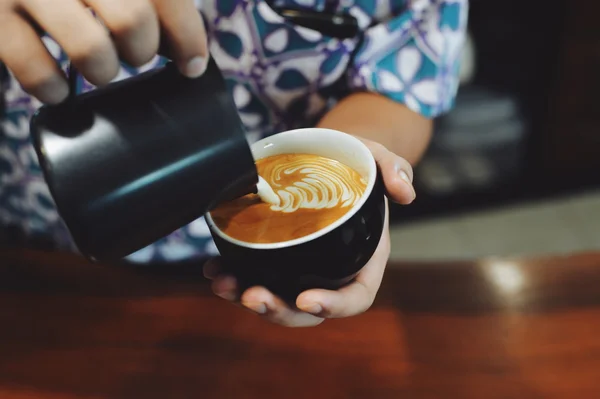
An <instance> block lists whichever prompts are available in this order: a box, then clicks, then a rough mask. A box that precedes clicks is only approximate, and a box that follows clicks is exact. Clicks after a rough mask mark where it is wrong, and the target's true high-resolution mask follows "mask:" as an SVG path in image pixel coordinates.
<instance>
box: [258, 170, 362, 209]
mask: <svg viewBox="0 0 600 399" xmlns="http://www.w3.org/2000/svg"><path fill="white" fill-rule="evenodd" d="M293 174H297V175H298V176H297V177H298V179H297V181H295V182H294V183H293V184H292V185H290V186H287V187H283V185H282V184H280V183H278V182H279V181H281V180H282V179H283V177H284V175H293ZM270 177H271V179H269V180H271V182H272V186H273V189H274V190H275V191H276V192H277V195H278V196H279V198H280V199H281V202H280V204H279V205H274V204H273V205H271V210H273V211H280V212H286V213H289V212H295V211H297V210H298V209H323V208H335V207H351V206H353V205H354V204H356V203H357V202H358V201H359V200H360V197H361V196H362V193H363V190H364V185H366V182H365V180H364V179H362V178H360V180H359V181H357V180H358V179H356V177H354V176H353V175H352V173H351V170H349V169H348V168H347V167H345V166H344V165H342V164H340V163H339V162H335V161H331V160H327V159H311V161H310V162H309V163H307V162H306V161H305V160H298V161H289V162H279V163H278V164H277V165H276V166H274V167H273V170H272V175H271V176H270Z"/></svg>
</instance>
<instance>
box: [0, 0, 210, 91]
mask: <svg viewBox="0 0 600 399" xmlns="http://www.w3.org/2000/svg"><path fill="white" fill-rule="evenodd" d="M90 9H91V10H93V12H94V14H95V15H96V17H97V18H94V16H93V14H92V12H91V11H90ZM40 31H44V32H47V33H48V34H49V35H50V36H51V37H52V38H53V39H54V40H56V42H57V43H58V44H59V45H60V46H61V47H62V49H63V50H64V51H65V53H66V54H67V55H68V56H69V59H70V60H71V61H72V62H73V65H74V66H75V67H76V68H77V69H78V71H79V72H80V73H81V74H82V75H83V76H84V77H85V78H86V79H87V80H88V81H90V82H91V83H92V84H95V85H98V86H101V85H105V84H107V83H110V81H111V80H113V79H114V78H115V77H116V76H117V74H118V72H119V58H120V59H122V60H124V61H125V62H127V63H129V64H131V65H132V66H141V65H143V64H145V63H147V62H148V61H150V60H151V59H152V58H153V57H154V56H155V55H156V54H157V52H158V49H159V46H160V45H161V43H160V42H161V39H162V38H164V39H166V40H167V46H168V48H169V50H170V56H171V58H173V60H174V61H175V63H176V64H177V65H178V66H179V69H180V70H181V72H182V73H183V74H184V75H185V76H188V77H190V78H195V77H198V76H200V75H201V74H202V73H203V72H204V70H205V69H206V64H207V60H208V56H209V55H208V49H207V42H206V33H205V30H204V23H203V21H202V17H201V16H200V13H199V12H198V11H197V10H196V8H195V5H194V1H193V0H52V1H49V0H0V38H2V40H1V41H0V62H2V63H4V64H5V65H6V66H7V67H8V69H10V70H11V71H12V73H13V74H14V75H15V77H16V79H17V80H18V81H19V82H20V83H21V85H22V86H23V88H24V89H25V90H26V91H28V92H29V93H30V94H32V95H33V96H35V97H37V98H38V99H39V100H40V101H42V102H46V103H59V102H61V101H63V100H64V99H65V98H66V97H67V95H68V92H69V89H68V85H67V81H66V79H65V76H64V74H63V73H62V72H61V70H60V69H59V67H58V66H57V63H56V61H55V60H54V59H53V58H52V56H51V55H50V54H49V53H48V51H47V50H46V47H45V46H44V44H43V42H42V40H41V39H40V36H39V32H40Z"/></svg>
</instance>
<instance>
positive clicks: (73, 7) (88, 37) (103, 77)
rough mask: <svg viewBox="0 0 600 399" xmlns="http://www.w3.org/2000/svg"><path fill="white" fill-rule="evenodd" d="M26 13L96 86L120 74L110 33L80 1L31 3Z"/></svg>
mask: <svg viewBox="0 0 600 399" xmlns="http://www.w3.org/2000/svg"><path fill="white" fill-rule="evenodd" d="M23 8H24V11H25V12H27V13H28V14H29V16H30V17H31V18H33V19H34V20H35V21H36V22H37V23H38V24H39V25H40V26H41V27H42V28H44V29H45V30H46V32H48V33H49V34H50V36H52V38H53V39H54V40H56V41H57V42H58V43H59V44H60V46H61V47H62V48H63V50H64V51H65V52H66V53H67V55H68V56H69V58H70V59H71V61H72V62H73V64H74V65H75V66H76V67H77V69H78V70H79V72H80V73H81V74H82V75H83V76H85V78H86V79H87V80H89V81H90V82H91V83H92V84H95V85H104V84H107V83H109V82H110V81H111V80H112V79H114V78H115V77H116V76H117V73H118V72H119V59H118V57H117V51H116V49H115V47H114V45H113V43H112V41H111V40H110V36H109V34H108V32H107V31H106V29H105V28H104V27H102V25H100V24H99V23H98V21H96V19H94V17H93V16H92V15H91V13H90V12H89V11H88V10H87V9H86V8H85V6H84V5H83V4H82V3H80V2H79V1H77V0H53V1H52V5H51V6H49V2H48V1H47V0H28V1H25V2H23Z"/></svg>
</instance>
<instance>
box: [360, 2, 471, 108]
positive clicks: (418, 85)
mask: <svg viewBox="0 0 600 399" xmlns="http://www.w3.org/2000/svg"><path fill="white" fill-rule="evenodd" d="M388 1H392V2H393V0H388ZM407 4H408V5H407V6H406V7H405V8H404V10H403V11H402V12H401V13H399V14H396V15H395V16H393V17H391V18H389V19H387V20H383V21H382V22H380V23H378V24H376V25H373V26H371V27H370V28H368V29H367V30H366V31H365V33H364V39H363V41H362V43H361V44H360V46H359V48H358V49H357V52H356V53H355V57H354V60H353V64H352V65H351V68H350V70H349V74H350V75H349V82H350V87H351V89H353V90H366V91H371V92H376V93H380V94H382V95H384V96H386V97H389V98H391V99H392V100H395V101H398V102H400V103H403V104H405V105H406V106H407V107H408V108H409V109H411V110H413V111H415V112H418V113H420V114H422V115H423V116H425V117H427V118H434V117H436V116H439V115H441V114H443V113H445V112H447V111H448V110H450V109H451V108H452V106H453V104H454V99H455V97H456V92H457V90H458V85H459V68H460V60H461V55H462V47H463V44H464V42H465V38H466V27H467V12H468V0H413V1H408V2H407Z"/></svg>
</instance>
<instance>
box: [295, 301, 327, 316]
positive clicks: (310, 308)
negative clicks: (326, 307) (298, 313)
mask: <svg viewBox="0 0 600 399" xmlns="http://www.w3.org/2000/svg"><path fill="white" fill-rule="evenodd" d="M299 308H300V310H302V311H304V312H306V313H311V314H319V313H321V312H322V311H323V307H322V306H321V305H319V304H318V303H316V302H315V303H309V304H306V305H300V306H299Z"/></svg>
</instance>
